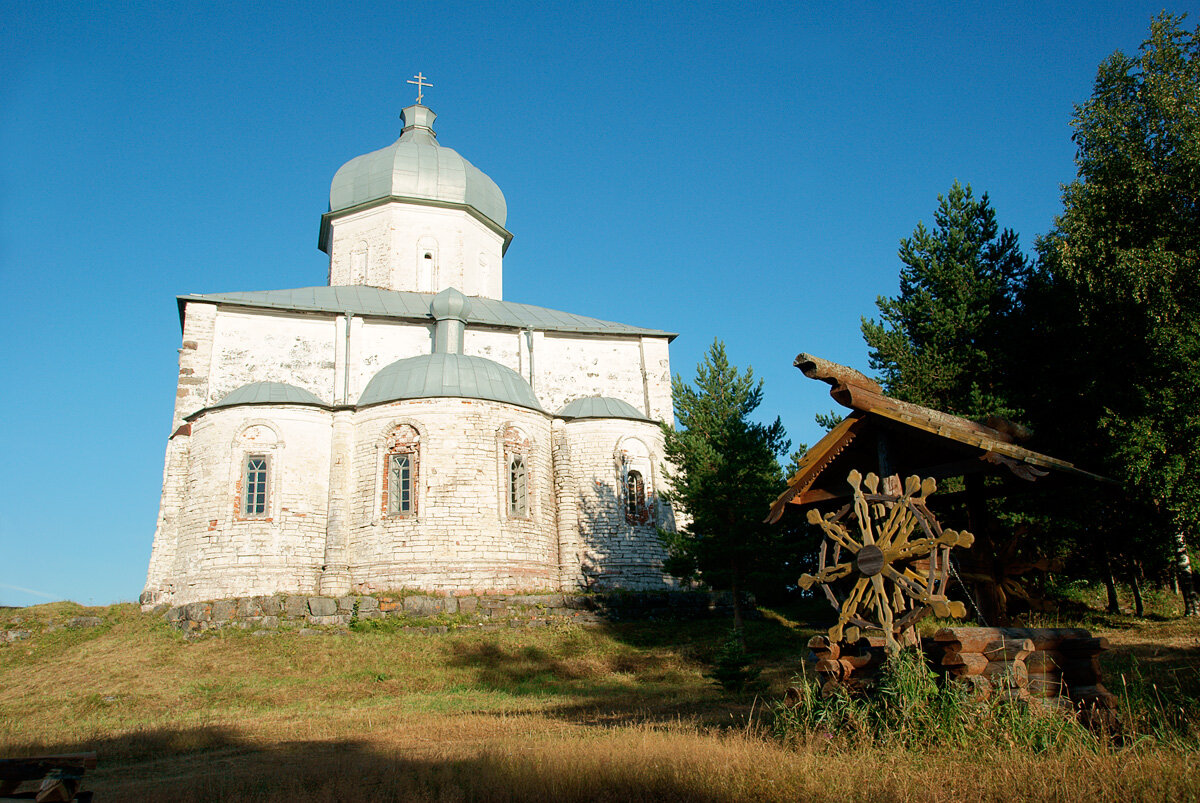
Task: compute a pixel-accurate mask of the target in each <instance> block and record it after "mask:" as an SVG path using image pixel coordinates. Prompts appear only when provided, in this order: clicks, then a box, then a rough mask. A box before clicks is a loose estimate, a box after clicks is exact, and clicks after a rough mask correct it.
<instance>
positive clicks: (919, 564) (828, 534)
mask: <svg viewBox="0 0 1200 803" xmlns="http://www.w3.org/2000/svg"><path fill="white" fill-rule="evenodd" d="M847 481H848V482H849V483H850V486H851V487H852V488H853V489H854V500H853V502H851V503H850V504H848V505H846V506H845V507H843V508H842V509H841V510H838V511H836V512H833V513H829V514H826V515H824V516H822V515H821V512H820V511H818V510H816V509H810V510H809V511H808V521H809V523H810V524H815V525H817V526H819V527H820V528H821V529H822V530H823V531H824V532H825V538H824V539H823V540H822V541H821V552H820V564H819V569H818V571H817V573H816V574H815V575H812V574H805V575H804V576H802V577H801V578H800V587H801V588H803V589H806V590H807V589H810V588H812V587H813V586H814V585H818V584H819V585H820V586H821V588H822V589H823V590H824V591H825V595H826V596H827V597H829V601H830V603H832V605H833V607H834V609H835V610H836V611H837V612H838V619H837V624H835V625H834V626H833V627H831V628H829V639H830V641H834V642H837V641H843V640H845V641H848V642H854V641H857V640H858V638H859V635H860V628H868V629H877V630H882V631H883V635H884V639H885V640H886V643H887V650H888V652H889V653H896V652H899V650H900V637H901V636H902V635H903V634H904V633H905V631H907V630H909V629H910V628H912V627H913V626H914V625H916V623H917V621H918V620H919V619H921V618H922V617H924V616H926V615H927V614H929V613H933V614H935V615H936V616H939V617H942V618H950V617H954V618H962V617H963V616H965V615H966V609H965V607H964V606H963V604H962V603H961V602H958V601H952V600H948V599H946V583H947V580H948V576H949V565H950V550H951V548H953V547H956V546H958V547H963V548H966V547H969V546H971V544H972V543H974V541H975V537H974V536H973V535H971V533H969V532H966V531H965V530H964V531H962V532H955V531H954V530H942V528H941V525H939V524H938V521H937V519H936V518H935V517H934V515H933V514H932V513H930V512H929V508H928V507H926V505H925V499H926V498H927V497H928V496H929V495H930V494H931V493H933V492H934V491H935V490H937V483H936V482H935V481H934V480H933V478H928V479H924V480H922V479H921V478H920V477H916V476H913V477H909V478H908V479H907V480H905V481H904V489H903V491H902V492H901V493H899V494H888V493H880V492H879V477H878V476H876V475H875V474H868V475H867V476H866V478H865V479H863V477H862V475H861V474H859V473H858V472H857V471H851V472H850V476H849V477H848V478H847Z"/></svg>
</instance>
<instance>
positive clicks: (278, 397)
mask: <svg viewBox="0 0 1200 803" xmlns="http://www.w3.org/2000/svg"><path fill="white" fill-rule="evenodd" d="M237 404H307V405H316V406H318V407H325V406H326V404H325V402H323V401H321V400H320V399H318V398H317V397H316V396H314V395H313V394H312V393H310V392H308V391H307V390H305V389H304V388H298V387H296V386H295V385H289V384H287V383H286V382H251V383H250V384H249V385H242V386H241V387H240V388H237V389H236V390H232V391H230V392H229V393H226V394H225V395H224V396H222V397H221V400H220V401H218V402H217V403H216V404H214V405H212V406H211V407H209V409H210V410H213V409H216V408H218V407H233V406H234V405H237Z"/></svg>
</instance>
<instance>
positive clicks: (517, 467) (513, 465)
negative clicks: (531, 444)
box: [508, 455, 529, 516]
mask: <svg viewBox="0 0 1200 803" xmlns="http://www.w3.org/2000/svg"><path fill="white" fill-rule="evenodd" d="M508 473H509V476H508V491H509V493H508V514H509V515H510V516H526V515H528V513H529V502H528V500H529V472H528V469H527V468H526V467H525V458H524V457H522V456H521V455H513V456H512V459H511V462H510V463H509V472H508Z"/></svg>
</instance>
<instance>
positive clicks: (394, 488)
mask: <svg viewBox="0 0 1200 803" xmlns="http://www.w3.org/2000/svg"><path fill="white" fill-rule="evenodd" d="M390 457H391V460H390V466H389V472H390V474H389V476H388V513H390V514H392V515H394V516H411V515H412V513H413V509H414V507H415V506H414V505H413V456H412V454H411V453H409V452H400V453H398V454H393V455H391V456H390Z"/></svg>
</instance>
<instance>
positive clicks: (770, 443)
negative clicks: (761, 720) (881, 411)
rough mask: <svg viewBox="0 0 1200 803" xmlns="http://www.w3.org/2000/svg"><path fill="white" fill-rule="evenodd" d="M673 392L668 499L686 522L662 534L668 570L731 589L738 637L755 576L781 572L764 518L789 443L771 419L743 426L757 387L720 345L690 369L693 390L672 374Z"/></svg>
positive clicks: (773, 534)
mask: <svg viewBox="0 0 1200 803" xmlns="http://www.w3.org/2000/svg"><path fill="white" fill-rule="evenodd" d="M672 391H673V393H674V397H675V416H676V419H677V421H678V423H677V426H676V427H675V428H674V429H672V428H670V427H664V436H665V452H666V456H667V460H668V461H669V463H670V464H671V465H672V466H673V467H674V469H673V470H670V471H668V473H667V477H668V480H669V482H670V486H671V487H670V490H668V491H667V498H668V499H669V500H670V501H671V502H673V503H675V504H677V505H679V506H681V507H682V508H683V510H684V511H685V513H686V516H687V517H688V524H687V526H685V527H683V528H682V529H681V530H680V531H679V532H678V533H663V534H662V535H663V538H664V541H665V543H666V545H667V549H668V551H669V553H670V555H671V560H670V561H669V562H668V565H667V568H668V570H669V571H672V572H673V573H676V574H678V575H681V576H686V575H688V574H691V573H693V572H696V573H698V575H699V578H700V579H701V581H702V582H704V583H705V584H706V585H708V586H709V587H711V588H716V589H725V590H729V591H732V592H733V600H734V629H735V630H736V631H737V632H738V633H739V634H740V633H741V630H742V609H741V595H742V593H743V592H746V591H752V590H754V589H755V586H756V585H757V582H756V581H757V580H758V579H759V575H760V573H762V572H764V571H767V572H775V573H777V572H778V570H779V568H780V567H779V560H780V559H779V555H780V551H779V547H780V542H781V540H783V539H784V537H785V536H784V531H783V530H782V529H781V528H778V527H772V526H770V525H767V524H765V523H764V521H763V520H764V519H765V518H766V516H767V513H768V511H769V509H770V505H771V502H772V501H774V499H775V497H776V496H778V495H779V493H781V492H782V490H783V487H784V480H783V472H782V470H781V469H780V467H779V460H778V458H779V457H780V456H781V455H784V454H786V453H787V450H788V448H789V445H790V444H789V442H788V440H787V438H786V437H785V435H784V429H783V424H782V423H781V422H780V421H779V419H778V418H776V419H775V421H774V423H772V424H769V425H763V424H758V423H755V422H753V421H751V420H750V414H751V413H753V412H754V411H755V410H756V409H757V408H758V406H759V405H760V404H761V403H762V382H761V381H759V382H758V383H755V381H754V372H753V370H752V369H749V368H747V369H746V372H745V373H744V374H743V373H740V372H739V371H738V369H737V367H736V366H733V365H731V364H730V362H729V358H728V355H727V354H726V353H725V344H723V343H721V342H720V341H713V345H712V347H711V348H710V349H709V351H708V354H707V355H705V357H704V359H703V361H702V362H701V363H700V365H699V366H698V367H697V369H696V381H695V386H694V387H693V386H692V385H689V384H687V383H686V382H684V381H683V379H682V378H681V377H680V376H678V375H676V376H675V378H674V380H673V382H672ZM797 575H798V572H797ZM739 638H740V635H739Z"/></svg>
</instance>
